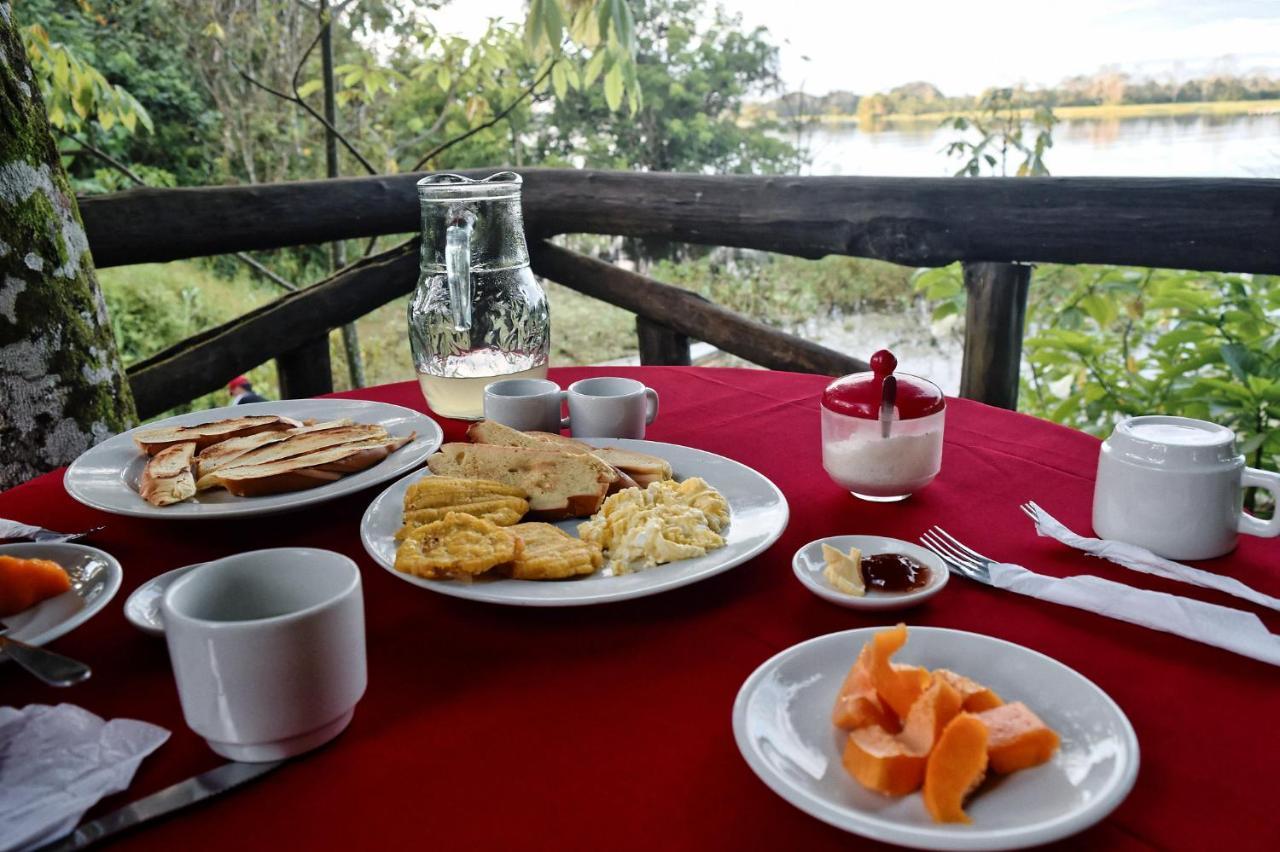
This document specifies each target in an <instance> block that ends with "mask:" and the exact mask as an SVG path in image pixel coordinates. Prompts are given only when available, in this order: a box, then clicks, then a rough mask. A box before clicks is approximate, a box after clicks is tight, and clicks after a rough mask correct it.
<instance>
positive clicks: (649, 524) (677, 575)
mask: <svg viewBox="0 0 1280 852" xmlns="http://www.w3.org/2000/svg"><path fill="white" fill-rule="evenodd" d="M467 439H468V440H467V441H465V442H457V443H448V444H444V445H442V446H441V447H439V449H438V450H437V451H436V452H435V453H433V454H432V455H430V456H429V457H428V458H427V469H426V470H424V471H415V472H414V473H411V474H409V475H408V476H405V477H403V478H401V479H400V480H398V481H397V482H394V483H392V484H391V485H390V486H389V487H388V488H387V489H386V490H385V491H383V492H382V494H380V495H379V496H378V498H377V499H376V500H374V501H373V503H372V504H371V505H370V506H369V508H368V510H367V511H366V512H365V515H364V518H363V520H362V522H361V525H360V535H361V540H362V542H363V544H364V547H365V550H366V551H368V553H369V555H370V556H372V557H373V559H374V560H375V561H377V562H378V564H380V565H381V566H382V567H383V568H385V569H386V570H388V571H389V572H391V573H392V574H393V575H395V576H397V577H399V578H400V579H402V580H404V581H406V582H408V583H412V584H413V585H416V586H421V587H423V588H426V589H430V590H432V591H435V592H439V593H440V594H445V595H451V596H454V597H461V598H468V599H471V600H480V601H486V602H489V603H500V604H509V605H515V606H583V605H589V604H597V603H607V602H611V601H619V600H627V599H630V598H637V597H644V596H647V595H652V594H657V593H659V592H664V591H667V590H669V589H675V588H679V587H680V586H685V585H688V584H690V583H695V582H698V581H699V580H703V579H706V578H707V577H711V576H714V575H716V574H719V573H722V572H724V571H727V570H729V569H730V568H733V567H735V566H737V565H741V564H742V563H743V562H746V561H747V560H749V559H751V558H752V557H754V556H756V555H757V554H759V553H761V552H763V551H764V550H765V549H767V548H768V547H769V546H770V545H771V544H773V542H775V541H776V540H777V539H778V537H779V536H780V535H781V534H782V532H783V530H784V529H785V528H786V525H787V520H788V517H789V509H788V506H787V501H786V498H785V497H784V496H783V495H782V492H781V491H780V490H779V489H778V488H777V486H775V485H774V484H773V483H772V482H770V481H769V479H768V478H766V477H765V476H764V475H762V474H761V473H759V472H757V471H755V470H752V469H751V468H749V467H747V466H746V465H743V464H741V463H739V462H736V461H733V460H732V459H728V458H725V457H724V456H720V455H716V454H715V453H710V452H706V451H703V450H697V449H694V448H692V447H683V446H678V445H675V444H663V443H657V442H653V441H642V440H630V439H586V440H575V439H570V438H566V437H564V436H561V435H559V434H554V433H543V432H517V431H515V430H513V429H510V428H508V427H506V426H503V425H501V424H498V423H493V422H491V421H480V422H479V423H476V424H473V425H472V426H471V428H470V429H469V430H468V432H467Z"/></svg>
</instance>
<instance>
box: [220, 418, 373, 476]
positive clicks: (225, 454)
mask: <svg viewBox="0 0 1280 852" xmlns="http://www.w3.org/2000/svg"><path fill="white" fill-rule="evenodd" d="M354 425H355V424H354V423H352V421H350V420H345V419H344V420H326V421H324V422H323V423H321V422H316V421H312V422H310V423H307V424H305V425H303V426H300V427H298V428H296V429H287V430H285V431H283V432H258V433H257V434H254V435H242V436H241V437H239V438H228V439H227V440H225V441H219V442H218V443H216V444H212V445H210V446H208V447H205V448H204V449H203V450H201V451H200V453H199V455H197V456H196V479H197V481H198V480H200V479H202V478H203V477H206V476H208V475H209V474H211V473H213V472H214V471H215V470H219V469H221V468H224V467H226V466H227V465H228V464H231V463H233V462H239V461H240V460H241V459H243V458H244V456H245V455H246V454H248V453H249V452H250V451H251V450H256V449H258V448H259V447H264V446H266V445H267V444H278V443H280V442H281V441H287V440H289V439H290V438H292V437H294V436H296V435H309V434H312V433H315V432H324V433H326V434H328V433H329V432H330V431H336V430H338V429H343V428H346V427H348V426H354ZM375 429H376V430H381V429H382V427H381V426H378V427H375ZM382 433H383V434H385V430H383V431H382ZM372 434H373V435H375V436H376V435H377V434H378V432H377V431H374V432H373V433H372ZM295 446H296V445H295ZM311 448H312V449H316V447H315V445H312V446H311ZM280 458H288V455H284V456H281V455H279V454H278V453H277V454H275V458H268V457H266V456H259V457H258V459H259V461H275V460H278V459H280Z"/></svg>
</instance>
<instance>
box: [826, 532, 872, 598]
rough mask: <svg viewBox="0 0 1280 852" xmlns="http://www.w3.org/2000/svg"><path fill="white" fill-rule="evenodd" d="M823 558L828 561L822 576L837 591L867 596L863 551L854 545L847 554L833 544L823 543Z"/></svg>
mask: <svg viewBox="0 0 1280 852" xmlns="http://www.w3.org/2000/svg"><path fill="white" fill-rule="evenodd" d="M822 558H823V559H824V560H825V561H826V563H827V567H826V570H824V571H823V572H822V576H823V577H824V578H826V581H827V582H828V583H830V584H831V585H832V586H834V587H835V589H836V590H837V591H840V592H844V593H845V594H846V595H853V596H854V597H857V598H861V597H865V596H866V594H867V584H866V582H864V581H863V579H862V551H860V550H858V548H856V547H852V548H850V549H849V554H848V555H847V556H846V555H845V554H844V553H842V552H840V551H839V550H836V549H835V548H834V547H832V546H831V545H829V544H826V543H823V545H822Z"/></svg>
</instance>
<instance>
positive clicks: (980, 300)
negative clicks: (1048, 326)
mask: <svg viewBox="0 0 1280 852" xmlns="http://www.w3.org/2000/svg"><path fill="white" fill-rule="evenodd" d="M1030 284H1031V267H1030V266H1026V265H1021V264H1014V263H966V264H964V286H965V290H967V291H968V294H969V298H968V306H967V308H966V310H965V325H964V364H963V366H962V367H961V371H960V395H961V396H963V397H965V398H966V399H976V400H977V401H979V402H985V403H987V404H988V405H995V406H999V407H1000V408H1008V409H1011V410H1013V409H1016V408H1017V407H1018V370H1019V367H1020V366H1021V364H1022V334H1023V328H1024V327H1025V325H1026V319H1027V288H1028V287H1029V285H1030Z"/></svg>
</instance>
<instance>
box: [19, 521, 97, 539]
mask: <svg viewBox="0 0 1280 852" xmlns="http://www.w3.org/2000/svg"><path fill="white" fill-rule="evenodd" d="M105 529H106V526H105V525H103V526H97V527H94V528H92V529H87V530H85V531H84V532H78V533H61V532H58V531H56V530H48V529H45V528H44V527H39V526H36V525H35V524H24V523H21V522H19V521H10V520H7V519H5V518H0V539H5V538H13V539H18V538H25V539H30V540H31V541H36V542H40V543H42V544H45V543H59V542H67V541H79V540H80V539H82V538H86V537H88V536H91V535H93V534H94V533H96V532H102V531H103V530H105Z"/></svg>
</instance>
